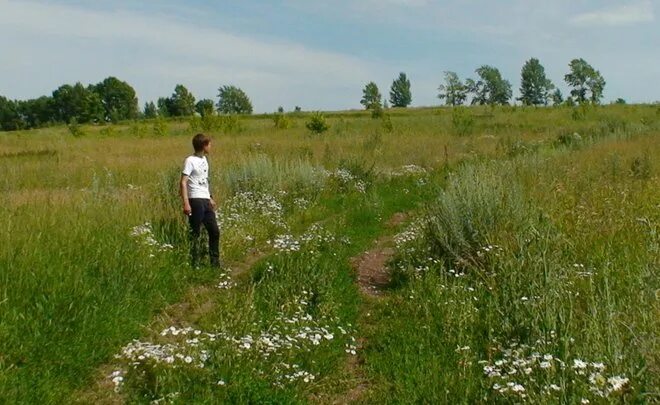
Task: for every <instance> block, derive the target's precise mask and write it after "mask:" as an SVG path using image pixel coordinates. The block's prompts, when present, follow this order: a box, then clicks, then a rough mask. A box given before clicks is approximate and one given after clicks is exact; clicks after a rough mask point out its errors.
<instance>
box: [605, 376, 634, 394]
mask: <svg viewBox="0 0 660 405" xmlns="http://www.w3.org/2000/svg"><path fill="white" fill-rule="evenodd" d="M628 381H629V380H628V379H627V378H626V377H621V376H618V375H616V376H614V377H610V378H608V379H607V382H608V383H609V384H610V386H611V387H610V392H615V391H620V390H621V389H622V388H623V387H624V386H625V385H626V384H628Z"/></svg>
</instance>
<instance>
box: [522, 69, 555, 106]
mask: <svg viewBox="0 0 660 405" xmlns="http://www.w3.org/2000/svg"><path fill="white" fill-rule="evenodd" d="M520 76H521V79H520V97H519V98H518V100H520V101H521V102H522V103H523V104H524V105H547V104H548V99H549V98H550V91H552V90H553V89H554V88H555V86H554V85H553V84H552V82H551V81H550V80H549V79H548V78H547V77H546V76H545V68H544V67H543V65H541V63H540V62H539V60H538V59H536V58H531V59H530V60H528V61H527V62H525V64H524V65H523V67H522V70H521V72H520Z"/></svg>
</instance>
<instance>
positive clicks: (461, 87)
mask: <svg viewBox="0 0 660 405" xmlns="http://www.w3.org/2000/svg"><path fill="white" fill-rule="evenodd" d="M438 91H439V92H440V93H439V94H438V98H439V99H440V100H445V104H446V105H453V106H456V105H463V103H464V102H465V100H466V99H467V95H468V88H467V86H466V85H465V84H463V82H461V79H459V78H458V75H457V74H456V73H454V72H445V84H441V85H440V86H439V87H438Z"/></svg>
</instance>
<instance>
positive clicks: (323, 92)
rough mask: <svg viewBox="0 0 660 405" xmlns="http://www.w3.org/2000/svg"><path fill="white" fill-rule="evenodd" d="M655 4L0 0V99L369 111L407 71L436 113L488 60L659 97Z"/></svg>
mask: <svg viewBox="0 0 660 405" xmlns="http://www.w3.org/2000/svg"><path fill="white" fill-rule="evenodd" d="M657 13H660V0H618V1H614V0H551V1H540V0H499V1H492V0H445V1H440V0H328V1H317V0H276V1H269V2H264V1H261V2H260V1H253V0H240V1H236V0H233V1H224V0H219V1H210V0H186V1H183V0H164V1H127V0H117V1H106V0H94V1H91V0H68V1H67V0H62V1H49V0H41V1H38V0H16V1H14V0H0V95H3V96H5V97H8V98H11V99H21V100H23V99H28V98H35V97H39V96H42V95H50V94H51V93H52V91H53V90H55V89H56V88H57V87H59V86H60V85H62V84H65V83H69V84H73V83H75V82H82V83H83V84H90V83H97V82H100V81H101V80H103V79H104V78H106V77H108V76H115V77H118V78H119V79H121V80H125V81H127V82H128V83H130V84H131V85H132V86H133V87H134V88H135V89H136V91H137V93H138V98H139V101H140V104H141V105H144V103H145V102H146V101H155V100H156V99H157V98H158V97H163V96H169V95H170V94H172V92H173V91H174V87H175V85H176V84H183V85H185V86H186V87H187V88H188V89H189V90H191V91H192V92H193V94H194V95H195V96H196V98H197V99H201V98H211V99H213V100H216V101H217V94H218V88H219V87H221V86H224V85H235V86H238V87H240V88H242V89H243V90H244V91H245V92H246V93H247V94H248V96H249V97H250V99H251V100H252V103H253V105H254V109H255V112H272V111H275V110H276V109H277V108H278V106H282V107H284V108H285V109H286V110H292V109H293V108H294V106H300V107H302V109H303V110H344V109H354V108H361V106H360V98H361V97H362V89H363V88H364V86H365V85H366V83H368V82H370V81H374V82H376V84H377V85H378V87H379V89H380V91H381V93H382V94H383V95H384V96H386V97H387V95H388V94H389V88H390V86H391V84H392V81H393V80H394V79H395V78H396V77H397V76H398V74H399V72H405V73H406V74H407V76H408V78H409V79H410V81H411V88H412V97H413V101H412V105H413V106H431V105H439V104H440V100H439V99H438V98H437V95H438V90H437V88H438V86H439V85H440V84H442V82H443V72H444V71H454V72H456V73H457V74H458V75H459V76H460V77H461V78H462V79H465V78H468V77H472V78H474V77H476V74H475V73H474V70H475V69H476V68H477V67H479V66H481V65H484V64H487V65H491V66H495V67H497V68H498V69H500V71H501V72H502V75H503V76H504V77H505V78H506V79H507V80H509V81H510V82H511V84H512V85H513V89H514V96H517V95H518V88H519V86H520V69H521V67H522V65H523V64H524V63H525V61H526V60H528V59H529V58H532V57H535V58H538V59H539V60H540V61H541V64H543V66H544V67H545V70H546V74H547V76H548V77H549V78H550V79H551V80H552V81H553V82H554V83H555V84H556V85H558V87H559V88H560V89H561V90H562V91H563V93H564V94H567V93H568V88H567V86H566V84H565V83H564V81H563V77H564V75H565V74H566V73H568V64H569V62H570V61H571V60H572V59H574V58H583V59H585V60H586V61H587V62H589V63H590V64H591V65H592V66H593V67H594V68H596V69H597V70H599V71H600V72H601V74H602V75H603V77H604V78H605V80H606V82H607V85H606V87H605V97H604V102H609V101H612V100H614V99H616V98H619V97H621V98H624V99H625V100H627V101H628V102H654V101H657V100H660V80H658V79H659V76H660V24H659V23H658V21H657V19H658V17H657V16H656V14H657Z"/></svg>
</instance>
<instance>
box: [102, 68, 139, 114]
mask: <svg viewBox="0 0 660 405" xmlns="http://www.w3.org/2000/svg"><path fill="white" fill-rule="evenodd" d="M92 89H93V91H94V92H95V93H97V94H98V95H99V97H100V98H101V103H102V104H103V109H104V111H105V115H104V119H105V121H112V122H117V121H121V120H128V119H135V118H137V116H138V99H137V96H136V94H135V90H134V89H133V87H131V85H130V84H128V83H126V82H124V81H121V80H119V79H117V78H116V77H112V76H111V77H108V78H106V79H104V80H103V81H102V82H100V83H98V84H96V85H94V86H93V87H92Z"/></svg>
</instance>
